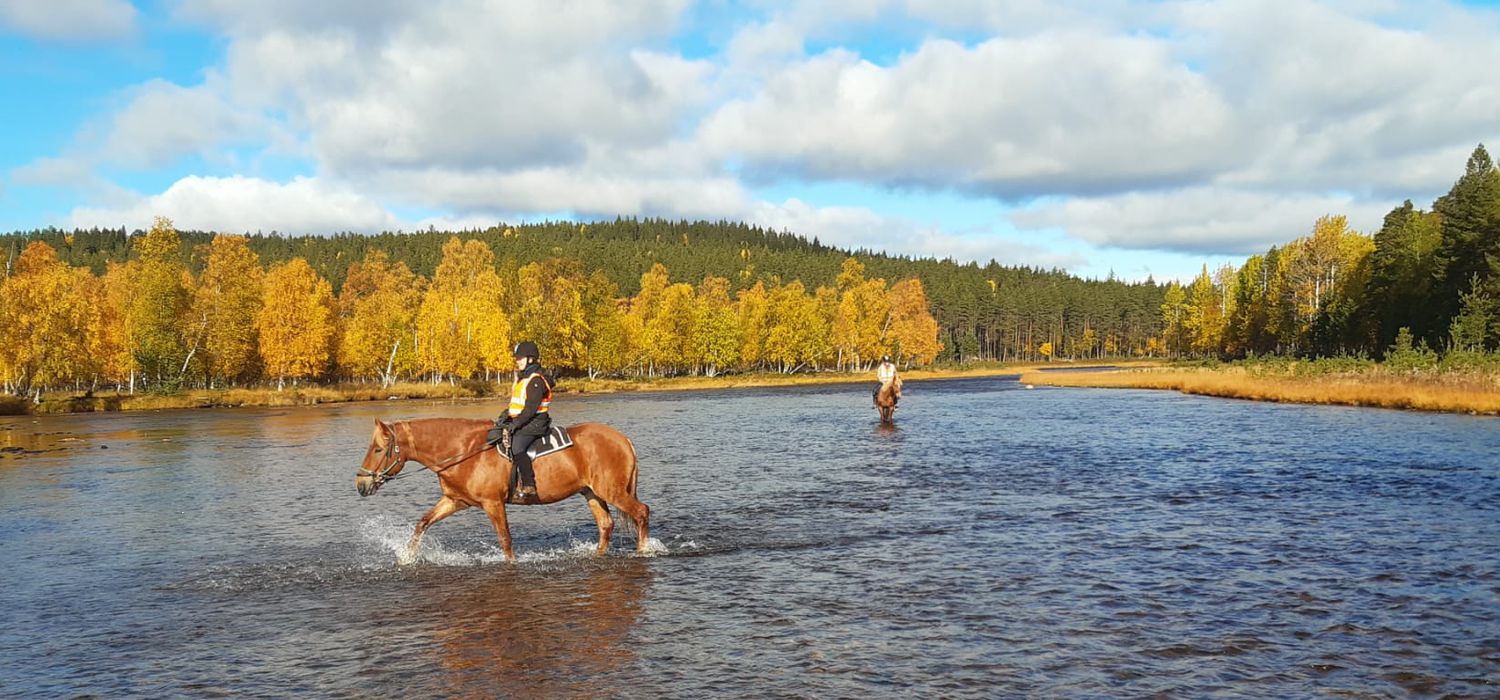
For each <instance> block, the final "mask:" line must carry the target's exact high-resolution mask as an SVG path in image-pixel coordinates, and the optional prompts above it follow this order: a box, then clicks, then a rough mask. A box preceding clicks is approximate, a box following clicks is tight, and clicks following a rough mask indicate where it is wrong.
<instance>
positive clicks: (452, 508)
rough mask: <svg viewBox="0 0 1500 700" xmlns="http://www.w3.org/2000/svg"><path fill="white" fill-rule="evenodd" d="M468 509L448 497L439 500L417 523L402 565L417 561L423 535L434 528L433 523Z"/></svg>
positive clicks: (466, 505) (461, 503)
mask: <svg viewBox="0 0 1500 700" xmlns="http://www.w3.org/2000/svg"><path fill="white" fill-rule="evenodd" d="M467 507H469V506H468V504H466V503H463V502H460V501H456V500H453V499H451V498H449V497H447V496H443V497H442V498H441V499H440V500H438V502H437V505H435V506H433V507H432V510H429V511H427V515H424V516H422V519H421V520H418V521H417V528H416V529H415V530H413V531H412V533H411V540H409V541H407V543H406V551H405V552H404V553H403V554H402V555H401V563H403V564H409V563H411V562H413V561H416V560H417V548H418V547H420V546H422V533H424V532H427V528H429V527H432V524H433V523H436V522H437V521H439V520H442V519H443V518H446V517H448V516H450V515H453V514H454V513H457V512H458V511H460V510H463V509H464V508H467Z"/></svg>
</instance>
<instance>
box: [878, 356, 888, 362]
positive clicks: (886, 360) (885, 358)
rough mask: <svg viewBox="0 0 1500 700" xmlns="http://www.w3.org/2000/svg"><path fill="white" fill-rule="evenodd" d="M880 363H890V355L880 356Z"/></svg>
mask: <svg viewBox="0 0 1500 700" xmlns="http://www.w3.org/2000/svg"><path fill="white" fill-rule="evenodd" d="M880 361H881V362H890V361H891V356H890V355H881V356H880Z"/></svg>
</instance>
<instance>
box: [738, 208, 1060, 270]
mask: <svg viewBox="0 0 1500 700" xmlns="http://www.w3.org/2000/svg"><path fill="white" fill-rule="evenodd" d="M744 220H745V221H746V222H748V223H751V224H756V225H759V226H762V227H764V228H768V229H772V230H777V231H781V230H785V231H791V232H793V233H796V234H798V235H801V236H804V237H806V238H808V239H812V238H817V239H818V242H820V243H822V244H824V245H830V246H834V247H838V248H846V249H850V250H859V249H865V250H875V251H884V252H887V253H890V254H892V255H909V256H912V257H918V258H922V257H930V258H938V259H945V258H953V259H955V260H960V261H966V262H967V261H972V262H978V263H981V264H982V263H987V262H989V261H990V260H996V261H999V262H1001V263H1003V264H1006V265H1033V266H1038V267H1044V268H1052V267H1072V266H1074V265H1077V264H1079V263H1081V262H1082V259H1081V258H1080V257H1078V256H1077V255H1074V254H1071V253H1061V252H1057V251H1054V250H1049V249H1047V248H1044V247H1040V246H1034V245H1028V244H1025V243H1019V242H1016V241H1014V240H1010V239H1007V238H1003V237H1000V236H997V235H994V234H992V233H990V232H983V231H981V232H974V233H971V234H970V235H959V234H955V233H952V232H949V231H945V230H943V228H942V227H941V226H938V225H935V224H923V223H921V222H918V221H915V220H912V219H910V218H906V217H892V216H884V215H881V214H878V213H876V212H873V211H871V210H869V209H866V208H863V207H819V206H814V205H812V204H808V203H807V202H803V201H801V200H799V199H795V198H794V199H788V200H786V201H784V202H782V203H780V204H777V203H772V202H758V203H756V204H755V206H754V207H753V208H752V209H751V210H750V211H749V212H747V213H746V215H745V216H744Z"/></svg>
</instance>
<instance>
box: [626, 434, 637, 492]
mask: <svg viewBox="0 0 1500 700" xmlns="http://www.w3.org/2000/svg"><path fill="white" fill-rule="evenodd" d="M625 446H626V447H629V448H630V486H629V487H627V488H628V489H629V493H630V495H632V496H634V495H635V480H636V476H637V475H639V474H640V469H638V467H639V466H640V463H641V462H640V459H639V458H637V457H636V456H635V443H633V442H631V441H630V438H625Z"/></svg>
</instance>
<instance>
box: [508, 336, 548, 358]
mask: <svg viewBox="0 0 1500 700" xmlns="http://www.w3.org/2000/svg"><path fill="white" fill-rule="evenodd" d="M511 356H513V357H515V358H516V359H518V360H519V359H521V358H523V357H529V358H531V359H533V360H536V359H541V357H542V353H540V352H538V351H537V349H536V343H533V342H531V341H529V340H523V341H521V342H519V343H516V349H515V352H512V353H511Z"/></svg>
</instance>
